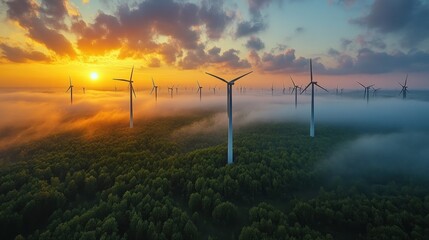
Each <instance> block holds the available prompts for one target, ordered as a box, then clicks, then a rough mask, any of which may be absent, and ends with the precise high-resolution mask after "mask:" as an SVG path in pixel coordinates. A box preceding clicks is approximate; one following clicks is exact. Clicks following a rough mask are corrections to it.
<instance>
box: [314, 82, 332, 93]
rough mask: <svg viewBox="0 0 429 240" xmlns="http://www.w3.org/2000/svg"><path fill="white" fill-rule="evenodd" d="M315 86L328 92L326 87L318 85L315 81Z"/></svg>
mask: <svg viewBox="0 0 429 240" xmlns="http://www.w3.org/2000/svg"><path fill="white" fill-rule="evenodd" d="M316 86H318V87H320V88H321V89H323V90H325V91H326V92H329V91H328V90H327V89H326V88H324V87H322V86H320V85H319V84H318V83H316Z"/></svg>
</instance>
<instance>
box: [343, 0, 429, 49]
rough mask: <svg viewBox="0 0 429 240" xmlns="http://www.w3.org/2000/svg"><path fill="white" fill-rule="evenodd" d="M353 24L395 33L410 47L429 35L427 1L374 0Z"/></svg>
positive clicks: (428, 4) (428, 5)
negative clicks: (365, 12)
mask: <svg viewBox="0 0 429 240" xmlns="http://www.w3.org/2000/svg"><path fill="white" fill-rule="evenodd" d="M350 22H351V23H353V24H357V25H360V26H364V27H367V28H369V29H374V30H376V31H378V32H381V33H397V34H399V35H401V36H402V44H403V45H405V46H408V47H411V46H413V45H415V44H418V43H420V42H422V41H423V40H425V39H427V38H428V37H429V29H428V27H427V26H428V25H429V3H428V2H427V1H421V0H394V1H391V0H375V1H374V2H373V4H372V6H371V10H370V12H369V13H368V14H367V15H366V16H363V17H360V18H356V19H352V20H351V21H350Z"/></svg>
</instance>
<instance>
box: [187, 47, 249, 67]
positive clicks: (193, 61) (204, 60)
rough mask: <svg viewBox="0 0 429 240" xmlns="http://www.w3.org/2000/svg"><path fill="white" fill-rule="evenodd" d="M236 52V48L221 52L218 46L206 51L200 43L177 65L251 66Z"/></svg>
mask: <svg viewBox="0 0 429 240" xmlns="http://www.w3.org/2000/svg"><path fill="white" fill-rule="evenodd" d="M238 53H239V51H238V50H236V49H229V50H227V51H225V52H223V53H222V54H221V49H220V48H218V47H213V48H211V49H209V50H208V51H207V53H206V51H205V46H204V45H202V44H201V45H200V46H199V47H198V48H197V49H196V50H193V51H188V54H187V55H186V56H185V57H184V58H183V60H181V61H180V62H179V66H180V67H182V68H183V69H195V68H198V67H202V66H205V65H207V64H211V65H216V66H219V67H222V68H228V69H240V68H249V67H251V65H250V63H249V62H248V61H247V60H244V59H240V57H239V56H238Z"/></svg>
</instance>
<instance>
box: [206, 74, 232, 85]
mask: <svg viewBox="0 0 429 240" xmlns="http://www.w3.org/2000/svg"><path fill="white" fill-rule="evenodd" d="M206 74H207V75H210V76H212V77H215V78H217V79H219V80H221V81H222V82H225V83H228V81H226V80H225V79H223V78H221V77H218V76H216V75H214V74H211V73H208V72H206Z"/></svg>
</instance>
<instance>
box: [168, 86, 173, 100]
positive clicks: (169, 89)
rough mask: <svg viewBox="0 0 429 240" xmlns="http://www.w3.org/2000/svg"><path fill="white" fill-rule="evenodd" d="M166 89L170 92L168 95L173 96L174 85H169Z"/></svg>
mask: <svg viewBox="0 0 429 240" xmlns="http://www.w3.org/2000/svg"><path fill="white" fill-rule="evenodd" d="M167 91H168V92H169V93H170V97H171V98H173V91H174V85H173V86H171V87H169V88H168V90H167Z"/></svg>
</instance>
